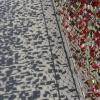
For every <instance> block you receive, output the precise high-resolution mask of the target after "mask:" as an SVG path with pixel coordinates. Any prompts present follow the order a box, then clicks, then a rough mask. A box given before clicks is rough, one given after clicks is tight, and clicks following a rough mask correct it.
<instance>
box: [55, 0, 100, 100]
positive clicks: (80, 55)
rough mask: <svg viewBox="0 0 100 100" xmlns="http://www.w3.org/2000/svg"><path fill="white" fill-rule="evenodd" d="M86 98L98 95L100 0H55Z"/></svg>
mask: <svg viewBox="0 0 100 100" xmlns="http://www.w3.org/2000/svg"><path fill="white" fill-rule="evenodd" d="M54 1H55V5H56V8H57V11H58V14H59V16H60V19H61V25H62V28H63V31H64V33H65V36H66V38H68V40H69V43H70V48H71V53H72V55H73V59H74V60H75V64H76V66H75V67H76V69H77V70H78V73H79V75H81V81H82V83H83V88H84V89H83V90H85V91H84V92H85V97H86V98H92V100H97V99H98V98H100V0H54Z"/></svg>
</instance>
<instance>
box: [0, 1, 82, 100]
mask: <svg viewBox="0 0 100 100" xmlns="http://www.w3.org/2000/svg"><path fill="white" fill-rule="evenodd" d="M0 100H81V99H80V97H79V91H78V90H77V88H76V83H75V79H74V78H73V75H72V71H71V68H70V64H69V62H68V60H67V57H66V52H65V50H64V45H63V41H62V37H61V33H60V31H59V27H58V25H57V20H56V17H55V13H54V9H53V2H52V0H0Z"/></svg>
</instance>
